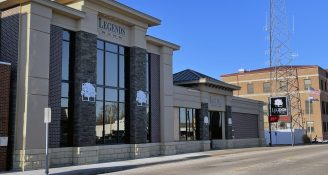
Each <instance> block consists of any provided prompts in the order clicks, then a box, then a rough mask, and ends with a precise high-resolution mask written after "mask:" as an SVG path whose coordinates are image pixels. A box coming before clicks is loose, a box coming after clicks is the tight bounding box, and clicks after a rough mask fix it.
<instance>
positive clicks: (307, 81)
mask: <svg viewBox="0 0 328 175" xmlns="http://www.w3.org/2000/svg"><path fill="white" fill-rule="evenodd" d="M309 89H311V80H310V79H305V80H304V90H309Z"/></svg>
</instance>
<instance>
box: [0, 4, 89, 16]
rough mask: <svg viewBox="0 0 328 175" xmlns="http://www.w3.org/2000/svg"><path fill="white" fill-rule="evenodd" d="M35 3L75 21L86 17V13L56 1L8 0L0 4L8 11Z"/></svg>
mask: <svg viewBox="0 0 328 175" xmlns="http://www.w3.org/2000/svg"><path fill="white" fill-rule="evenodd" d="M29 2H34V3H38V4H41V5H44V6H47V7H50V8H52V9H53V10H55V11H59V12H61V13H64V14H66V15H68V16H70V17H72V18H75V19H81V18H84V17H85V13H84V12H82V11H79V10H76V9H73V8H71V7H68V6H65V5H63V4H60V3H57V2H54V1H45V0H7V1H4V2H0V9H6V8H10V7H13V6H16V5H20V4H23V3H29Z"/></svg>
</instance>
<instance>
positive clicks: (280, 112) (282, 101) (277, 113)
mask: <svg viewBox="0 0 328 175" xmlns="http://www.w3.org/2000/svg"><path fill="white" fill-rule="evenodd" d="M269 100H270V101H269V102H270V116H269V121H270V122H278V121H283V122H290V117H289V111H288V98H287V97H270V98H269Z"/></svg>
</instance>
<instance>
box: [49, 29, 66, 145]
mask: <svg viewBox="0 0 328 175" xmlns="http://www.w3.org/2000/svg"><path fill="white" fill-rule="evenodd" d="M62 35H63V29H62V28H61V27H57V26H54V25H51V27H50V66H49V100H48V103H49V107H50V108H51V123H50V124H49V147H50V148H56V147H60V139H61V138H60V120H61V119H60V117H61V106H60V103H61V72H62V38H63V37H62Z"/></svg>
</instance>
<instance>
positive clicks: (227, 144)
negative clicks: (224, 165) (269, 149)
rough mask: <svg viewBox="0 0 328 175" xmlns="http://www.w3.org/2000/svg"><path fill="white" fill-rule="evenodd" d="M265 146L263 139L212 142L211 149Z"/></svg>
mask: <svg viewBox="0 0 328 175" xmlns="http://www.w3.org/2000/svg"><path fill="white" fill-rule="evenodd" d="M260 146H265V139H264V138H254V139H231V140H212V149H232V148H249V147H260Z"/></svg>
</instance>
